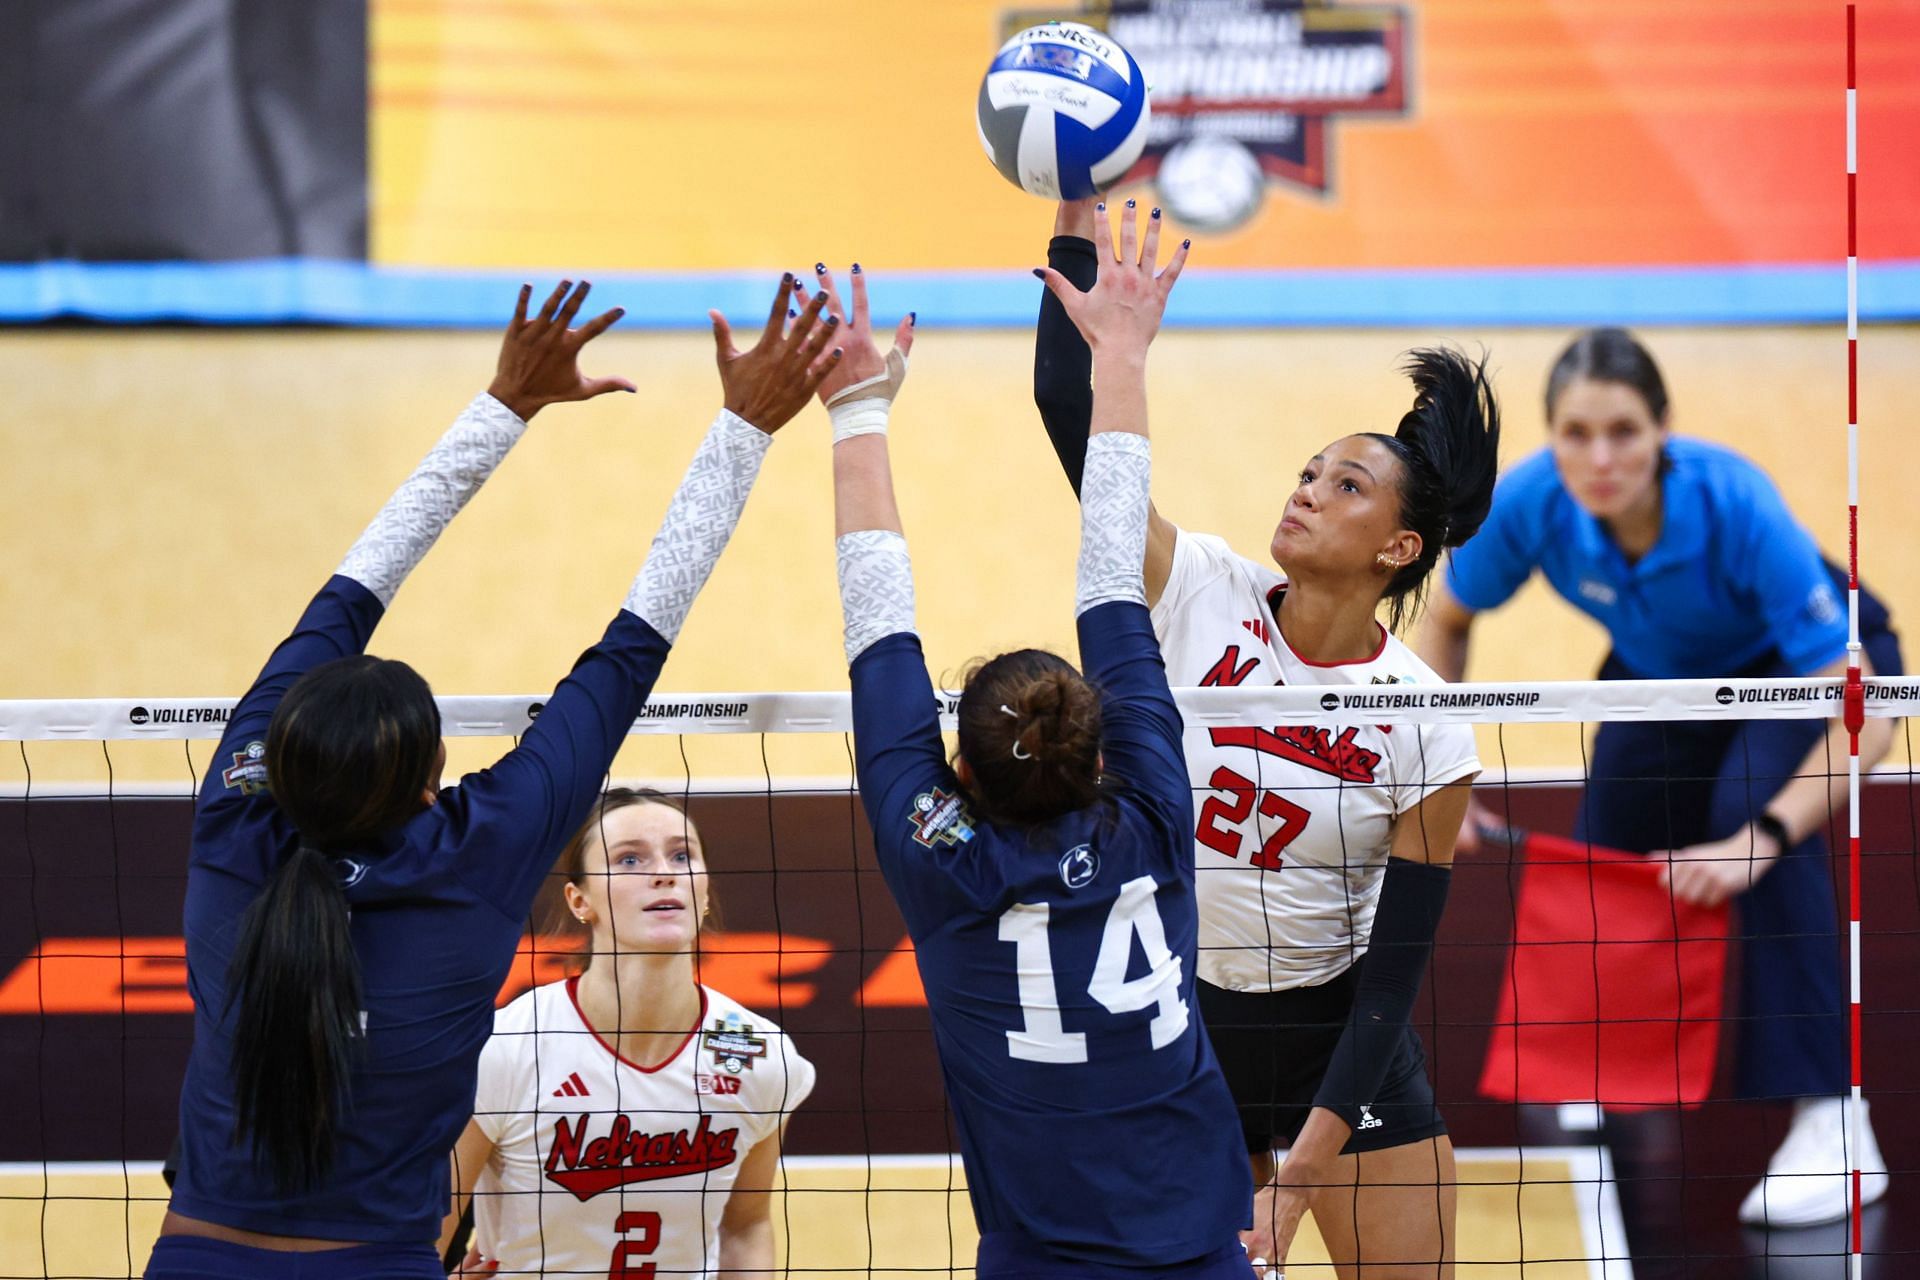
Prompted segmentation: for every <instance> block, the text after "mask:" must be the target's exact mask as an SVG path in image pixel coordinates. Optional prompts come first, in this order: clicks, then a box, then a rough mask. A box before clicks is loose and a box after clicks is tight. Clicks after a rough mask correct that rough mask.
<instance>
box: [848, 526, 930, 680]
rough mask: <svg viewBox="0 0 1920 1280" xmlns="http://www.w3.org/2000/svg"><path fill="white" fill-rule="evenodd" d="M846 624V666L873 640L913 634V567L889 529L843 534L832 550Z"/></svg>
mask: <svg viewBox="0 0 1920 1280" xmlns="http://www.w3.org/2000/svg"><path fill="white" fill-rule="evenodd" d="M833 548H834V551H835V552H836V553H837V557H838V560H839V568H840V612H841V614H842V616H844V617H845V619H846V624H847V631H846V645H847V665H848V666H852V665H853V660H854V659H855V658H857V657H859V656H860V655H861V654H863V653H865V652H866V651H867V649H868V648H869V647H871V646H872V645H873V643H874V641H876V640H880V639H882V638H884V637H886V636H890V635H897V634H898V633H900V632H902V631H912V630H913V561H912V560H911V559H910V558H909V557H908V555H907V540H906V539H905V538H903V537H902V536H900V535H899V534H897V533H895V532H893V531H892V530H891V529H862V530H860V531H858V532H856V533H843V534H841V535H840V537H839V538H838V539H836V540H835V541H834V544H833Z"/></svg>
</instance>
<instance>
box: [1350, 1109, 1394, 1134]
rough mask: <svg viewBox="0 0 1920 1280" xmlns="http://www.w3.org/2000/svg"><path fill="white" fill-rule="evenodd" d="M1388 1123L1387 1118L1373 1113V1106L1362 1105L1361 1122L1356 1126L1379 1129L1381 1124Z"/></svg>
mask: <svg viewBox="0 0 1920 1280" xmlns="http://www.w3.org/2000/svg"><path fill="white" fill-rule="evenodd" d="M1386 1123H1387V1122H1386V1121H1385V1120H1382V1119H1380V1117H1378V1116H1376V1115H1374V1114H1373V1108H1372V1107H1361V1108H1360V1123H1359V1124H1358V1125H1356V1126H1355V1128H1359V1129H1378V1128H1380V1127H1381V1126H1383V1125H1385V1124H1386Z"/></svg>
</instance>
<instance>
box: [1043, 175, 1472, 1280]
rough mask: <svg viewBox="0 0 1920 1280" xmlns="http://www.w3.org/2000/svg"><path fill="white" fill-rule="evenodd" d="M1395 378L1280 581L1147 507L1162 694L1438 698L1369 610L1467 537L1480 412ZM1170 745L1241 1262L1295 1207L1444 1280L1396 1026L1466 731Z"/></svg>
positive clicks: (1439, 1177) (1059, 352)
mask: <svg viewBox="0 0 1920 1280" xmlns="http://www.w3.org/2000/svg"><path fill="white" fill-rule="evenodd" d="M1127 205H1128V209H1129V210H1130V211H1131V209H1132V207H1133V202H1132V201H1128V202H1127ZM1129 216H1130V215H1129ZM1158 218H1159V211H1158V210H1155V211H1154V213H1153V215H1152V218H1151V220H1150V222H1151V225H1158ZM1100 222H1101V219H1100V217H1099V216H1096V215H1095V213H1094V211H1093V210H1090V209H1089V208H1088V207H1087V205H1086V204H1085V203H1084V202H1081V203H1077V204H1067V205H1062V206H1061V210H1060V215H1059V220H1058V222H1057V224H1056V236H1055V239H1054V241H1053V243H1052V246H1051V248H1050V250H1049V258H1050V260H1051V263H1052V268H1051V270H1050V271H1049V274H1048V276H1047V283H1048V285H1049V291H1048V293H1047V295H1046V296H1045V297H1044V298H1043V300H1042V304H1041V313H1040V321H1039V329H1038V334H1037V348H1036V355H1035V363H1034V369H1035V386H1034V394H1035V399H1036V402H1037V403H1038V404H1039V407H1040V410H1041V414H1042V417H1043V419H1044V421H1045V423H1046V426H1047V432H1048V435H1049V436H1050V437H1051V439H1052V440H1053V443H1054V447H1055V449H1056V450H1057V451H1058V453H1059V455H1060V458H1061V462H1062V464H1063V465H1064V466H1065V467H1066V470H1067V473H1068V476H1069V478H1070V479H1071V480H1072V481H1073V482H1074V485H1075V488H1076V489H1077V490H1080V491H1081V496H1082V504H1081V505H1082V508H1083V510H1084V508H1085V506H1086V502H1087V500H1088V496H1087V493H1086V490H1085V487H1084V484H1083V475H1082V468H1083V466H1084V461H1083V460H1084V458H1085V449H1086V447H1087V424H1088V421H1089V398H1090V392H1089V388H1088V378H1087V375H1088V371H1089V365H1090V359H1091V360H1092V361H1097V359H1098V348H1097V347H1095V348H1094V351H1093V353H1092V356H1091V357H1090V356H1089V350H1088V346H1087V344H1086V343H1085V342H1083V341H1082V340H1081V337H1080V336H1079V335H1078V334H1077V333H1076V332H1075V330H1074V325H1073V324H1072V323H1071V313H1072V307H1073V306H1074V305H1083V304H1078V303H1077V302H1076V300H1077V299H1078V298H1079V296H1080V295H1079V291H1080V290H1083V289H1087V288H1094V289H1097V288H1099V287H1100V286H1099V285H1097V284H1096V283H1095V281H1096V279H1097V280H1099V281H1100V282H1101V283H1104V282H1105V280H1106V276H1107V272H1108V271H1109V270H1111V269H1112V263H1111V261H1110V259H1109V258H1108V257H1106V256H1104V255H1103V254H1102V253H1101V252H1100V251H1099V250H1098V249H1097V248H1096V246H1095V245H1094V244H1093V243H1092V241H1091V240H1090V239H1089V238H1088V237H1087V234H1086V233H1087V231H1088V229H1089V227H1091V228H1092V229H1093V230H1095V231H1098V229H1099V227H1100ZM1408 371H1409V373H1410V374H1411V375H1412V378H1413V381H1414V387H1415V392H1416V396H1415V399H1414V403H1413V407H1412V408H1411V409H1410V410H1408V412H1407V413H1406V414H1405V416H1403V417H1402V418H1401V420H1400V423H1399V425H1398V428H1397V430H1396V431H1395V433H1394V434H1393V435H1392V436H1386V435H1376V434H1372V433H1368V434H1361V435H1351V436H1346V437H1343V438H1341V439H1338V440H1335V441H1334V442H1333V443H1331V444H1329V445H1328V446H1327V447H1326V448H1324V449H1322V450H1321V451H1320V452H1319V453H1317V454H1316V455H1314V457H1313V458H1311V459H1310V460H1309V461H1308V462H1307V465H1306V467H1305V468H1304V469H1303V470H1302V471H1301V473H1300V476H1299V478H1298V480H1297V481H1295V482H1294V483H1293V484H1292V486H1291V493H1290V495H1289V496H1288V497H1287V499H1286V503H1285V507H1284V510H1283V511H1282V513H1281V519H1280V522H1279V527H1278V529H1276V530H1275V532H1274V536H1273V542H1272V546H1271V548H1270V551H1271V554H1272V557H1273V559H1274V561H1276V562H1277V563H1278V564H1279V566H1280V570H1281V572H1278V573H1276V572H1275V571H1274V569H1273V568H1272V567H1271V566H1269V565H1267V564H1264V563H1261V562H1258V561H1255V560H1251V559H1247V558H1245V557H1242V556H1240V555H1237V554H1235V553H1234V552H1233V551H1232V550H1231V549H1230V548H1228V546H1227V545H1226V543H1224V542H1223V541H1221V540H1220V539H1219V538H1216V537H1211V536H1208V535H1204V534H1196V533H1192V532H1189V531H1187V530H1185V529H1180V528H1177V527H1176V526H1174V525H1173V524H1172V523H1171V522H1170V521H1168V520H1167V519H1166V518H1164V517H1163V516H1161V515H1160V513H1159V512H1158V511H1157V510H1155V511H1154V512H1152V514H1151V516H1150V519H1149V523H1148V529H1147V544H1146V575H1145V576H1146V598H1147V600H1148V602H1149V603H1150V604H1151V605H1152V607H1153V612H1152V620H1153V629H1154V633H1155V634H1156V635H1157V636H1158V637H1159V640H1160V644H1161V647H1162V649H1163V651H1164V652H1165V654H1166V661H1167V671H1168V676H1169V678H1170V679H1171V680H1172V681H1173V682H1174V683H1175V684H1179V685H1273V684H1288V685H1301V684H1309V685H1335V686H1351V685H1360V686H1367V685H1375V684H1383V683H1384V684H1392V683H1401V682H1407V681H1414V682H1432V681H1434V680H1435V676H1434V674H1433V672H1432V671H1430V670H1429V669H1428V668H1427V666H1426V665H1425V664H1424V663H1422V662H1421V661H1420V660H1419V659H1418V658H1416V657H1414V655H1413V654H1412V652H1411V651H1410V650H1408V649H1407V648H1406V646H1404V645H1403V644H1402V643H1401V642H1400V641H1399V639H1397V638H1396V637H1395V636H1394V635H1393V634H1392V631H1391V630H1390V629H1389V628H1388V627H1385V626H1382V625H1381V623H1380V622H1379V620H1378V618H1377V616H1376V615H1377V613H1378V612H1379V609H1380V606H1381V605H1382V603H1385V604H1387V605H1388V607H1389V614H1390V617H1391V619H1392V623H1393V626H1394V627H1395V628H1397V627H1398V626H1399V624H1400V623H1401V621H1402V620H1403V619H1404V617H1405V615H1406V614H1407V613H1408V612H1409V611H1410V608H1411V607H1412V605H1413V604H1414V603H1415V602H1417V600H1418V597H1419V593H1420V591H1421V587H1422V584H1423V583H1424V582H1425V580H1426V577H1427V575H1428V573H1429V572H1430V571H1431V570H1432V568H1433V566H1434V564H1435V562H1436V561H1437V560H1438V559H1439V556H1440V552H1441V549H1442V548H1443V547H1457V546H1459V545H1460V544H1461V543H1463V542H1465V541H1466V540H1467V539H1468V538H1470V537H1472V536H1473V533H1474V531H1475V529H1477V528H1478V527H1479V524H1480V521H1481V520H1482V519H1483V518H1484V517H1485V514H1486V511H1487V506H1488V503H1489V501H1490V499H1491V496H1492V491H1493V479H1494V472H1495V459H1496V453H1497V449H1498V443H1499V415H1498V411H1497V408H1496V405H1495V403H1494V398H1493V393H1492V390H1491V388H1490V387H1489V386H1488V384H1487V381H1486V377H1485V373H1484V370H1483V368H1482V367H1481V366H1479V365H1475V364H1473V363H1472V362H1470V361H1468V360H1467V359H1466V358H1465V357H1463V356H1460V355H1458V354H1456V353H1453V352H1449V351H1416V352H1414V353H1413V355H1412V357H1411V359H1410V361H1409V365H1408ZM1096 381H1097V379H1096ZM1095 403H1097V401H1096V402H1095ZM1185 747H1186V761H1187V770H1188V773H1189V775H1190V778H1191V786H1192V788H1193V793H1194V795H1195V796H1196V797H1198V804H1199V814H1198V819H1197V821H1196V822H1195V823H1194V824H1193V826H1192V827H1191V828H1190V831H1191V835H1192V839H1193V852H1194V857H1195V858H1196V860H1197V865H1198V868H1199V872H1200V874H1199V876H1198V889H1199V904H1200V965H1199V985H1198V991H1199V1000H1200V1010H1201V1013H1202V1016H1203V1017H1204V1018H1205V1019H1206V1025H1207V1031H1208V1034H1209V1035H1210V1036H1212V1038H1213V1045H1214V1049H1215V1051H1216V1052H1217V1053H1218V1054H1219V1055H1220V1063H1221V1067H1222V1068H1223V1070H1224V1071H1225V1073H1226V1078H1227V1082H1228V1084H1229V1085H1230V1086H1231V1087H1232V1089H1233V1094H1234V1098H1235V1100H1236V1102H1237V1103H1238V1104H1239V1112H1240V1124H1241V1129H1242V1134H1241V1136H1242V1137H1244V1139H1245V1142H1246V1151H1247V1152H1248V1154H1249V1157H1250V1160H1251V1163H1252V1167H1253V1171H1254V1178H1255V1182H1256V1184H1257V1185H1258V1186H1259V1187H1260V1190H1259V1192H1258V1194H1257V1195H1256V1198H1255V1208H1254V1229H1253V1231H1252V1232H1250V1233H1249V1234H1248V1236H1247V1245H1248V1249H1249V1250H1250V1251H1251V1252H1253V1253H1255V1254H1256V1255H1257V1256H1260V1257H1264V1258H1266V1259H1269V1260H1271V1261H1272V1262H1273V1263H1274V1264H1276V1265H1277V1264H1281V1263H1284V1261H1285V1259H1286V1256H1287V1251H1288V1248H1289V1245H1290V1243H1291V1241H1292V1238H1293V1235H1294V1232H1295V1231H1296V1230H1297V1228H1298V1226H1299V1222H1300V1218H1301V1216H1302V1215H1303V1213H1304V1212H1305V1211H1306V1210H1307V1209H1308V1208H1311V1209H1312V1211H1313V1214H1314V1219H1315V1221H1316V1222H1317V1223H1318V1225H1319V1228H1320V1233H1321V1236H1322V1237H1323V1238H1324V1240H1325V1241H1326V1245H1327V1248H1328V1250H1329V1252H1330V1253H1331V1254H1332V1256H1333V1259H1334V1261H1335V1262H1336V1263H1339V1264H1341V1265H1343V1266H1355V1265H1361V1264H1364V1265H1365V1268H1366V1270H1365V1274H1366V1275H1368V1276H1370V1277H1371V1276H1396V1277H1397V1276H1425V1277H1433V1276H1437V1275H1451V1274H1452V1270H1451V1268H1452V1263H1451V1258H1452V1256H1453V1222H1454V1208H1455V1188H1454V1160H1453V1148H1452V1145H1451V1143H1450V1142H1449V1140H1448V1138H1447V1136H1446V1126H1445V1123H1444V1122H1443V1121H1442V1119H1441V1117H1440V1115H1439V1113H1438V1111H1437V1110H1436V1108H1435V1105H1434V1096H1433V1089H1432V1086H1431V1085H1430V1084H1429V1083H1428V1080H1427V1076H1426V1065H1425V1051H1424V1049H1423V1048H1422V1045H1421V1042H1420V1038H1419V1036H1418V1035H1417V1034H1416V1033H1415V1032H1414V1031H1413V1029H1412V1028H1411V1026H1410V1025H1409V1019H1410V1017H1411V1013H1412V1007H1413V1002H1414V997H1415V995H1416V994H1417V992H1418V989H1419V985H1420V981H1421V978H1422V975H1423V972H1424V970H1425V967H1426V962H1427V958H1428V955H1429V953H1430V951H1431V948H1432V943H1433V938H1434V932H1435V930H1436V929H1437V927H1438V925H1439V920H1440V914H1441V910H1442V908H1443V906H1444V904H1445V901H1446V895H1447V887H1448V882H1449V879H1450V877H1451V870H1450V868H1451V864H1452V860H1453V848H1454V839H1455V836H1456V835H1457V833H1458V832H1459V830H1460V823H1461V819H1462V817H1463V816H1464V814H1465V812H1466V807H1467V799H1468V788H1469V786H1470V784H1471V782H1472V780H1473V778H1474V777H1475V776H1476V775H1477V774H1478V773H1479V771H1480V763H1479V760H1478V759H1477V758H1476V757H1475V754H1474V744H1473V735H1472V731H1471V730H1470V729H1469V728H1468V727H1467V726H1465V725H1434V726H1411V725H1408V726H1397V727H1395V728H1393V729H1392V730H1391V731H1388V730H1387V729H1384V728H1380V727H1376V726H1355V727H1350V728H1347V729H1344V730H1339V729H1318V728H1314V727H1312V726H1301V727H1295V726H1280V727H1278V728H1274V729H1272V730H1267V729H1264V728H1257V727H1252V726H1247V727H1231V728H1212V729H1200V728H1196V729H1194V730H1192V731H1190V732H1189V733H1187V735H1186V740H1185ZM1276 1144H1288V1151H1287V1155H1286V1159H1285V1161H1284V1162H1283V1163H1281V1164H1280V1165H1279V1166H1278V1168H1277V1169H1276V1167H1275V1162H1274V1158H1273V1154H1272V1153H1273V1150H1274V1148H1275V1146H1276Z"/></svg>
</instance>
